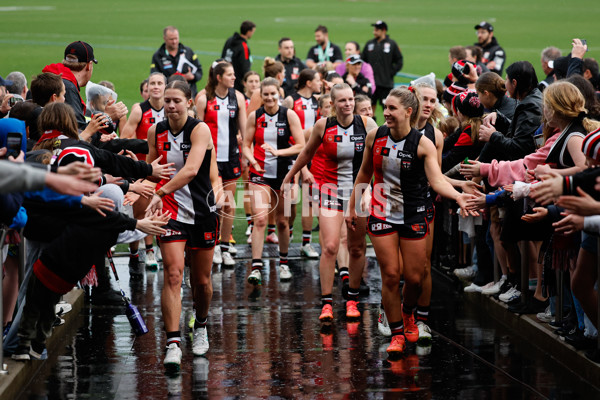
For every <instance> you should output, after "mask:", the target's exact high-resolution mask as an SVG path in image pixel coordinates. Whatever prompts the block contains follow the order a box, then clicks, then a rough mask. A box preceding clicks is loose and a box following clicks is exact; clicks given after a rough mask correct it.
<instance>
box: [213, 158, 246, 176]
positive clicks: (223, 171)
mask: <svg viewBox="0 0 600 400" xmlns="http://www.w3.org/2000/svg"><path fill="white" fill-rule="evenodd" d="M217 167H218V168H219V176H220V177H221V179H223V181H232V180H235V179H237V178H239V177H240V176H242V166H241V164H240V159H239V157H236V158H234V159H232V160H231V161H227V162H217Z"/></svg>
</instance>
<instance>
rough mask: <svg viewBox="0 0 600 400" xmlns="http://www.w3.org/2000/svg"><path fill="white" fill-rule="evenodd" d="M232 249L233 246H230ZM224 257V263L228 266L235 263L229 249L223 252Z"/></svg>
mask: <svg viewBox="0 0 600 400" xmlns="http://www.w3.org/2000/svg"><path fill="white" fill-rule="evenodd" d="M230 249H231V247H230ZM222 258H223V265H225V266H227V267H231V266H234V265H235V260H234V259H233V257H231V253H230V252H228V251H225V252H223V254H222Z"/></svg>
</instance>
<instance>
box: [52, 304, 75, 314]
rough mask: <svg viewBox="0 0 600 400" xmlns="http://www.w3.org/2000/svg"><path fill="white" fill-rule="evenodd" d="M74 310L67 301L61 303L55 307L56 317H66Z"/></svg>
mask: <svg viewBox="0 0 600 400" xmlns="http://www.w3.org/2000/svg"><path fill="white" fill-rule="evenodd" d="M72 309H73V306H71V305H70V304H69V303H67V302H66V301H61V302H59V303H58V304H57V305H56V306H55V307H54V311H55V313H56V315H65V314H66V313H68V312H69V311H71V310H72Z"/></svg>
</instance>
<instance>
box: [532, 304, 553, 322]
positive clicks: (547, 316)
mask: <svg viewBox="0 0 600 400" xmlns="http://www.w3.org/2000/svg"><path fill="white" fill-rule="evenodd" d="M536 317H537V319H538V320H540V321H542V322H551V321H553V320H554V316H553V315H552V312H551V311H550V306H548V307H546V311H544V312H541V313H537V314H536Z"/></svg>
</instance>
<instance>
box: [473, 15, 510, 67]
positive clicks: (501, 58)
mask: <svg viewBox="0 0 600 400" xmlns="http://www.w3.org/2000/svg"><path fill="white" fill-rule="evenodd" d="M475 29H476V30H477V43H475V46H479V47H481V49H482V50H483V58H482V61H483V63H484V64H485V65H486V66H487V67H488V69H489V70H490V71H492V72H495V73H497V74H498V75H500V76H502V71H503V70H504V62H505V61H506V53H504V49H503V48H502V47H500V45H499V44H498V41H497V40H496V38H495V37H494V27H493V26H492V25H491V24H490V23H489V22H485V21H481V22H480V23H479V24H477V25H475Z"/></svg>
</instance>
